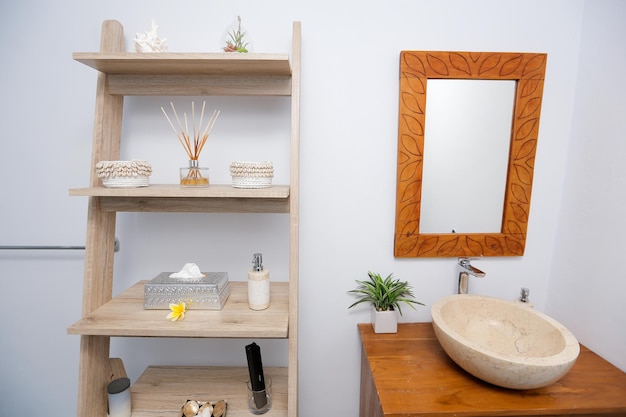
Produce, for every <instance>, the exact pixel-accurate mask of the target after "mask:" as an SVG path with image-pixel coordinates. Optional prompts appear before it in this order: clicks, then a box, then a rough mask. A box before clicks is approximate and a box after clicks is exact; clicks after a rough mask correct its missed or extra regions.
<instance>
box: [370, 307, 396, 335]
mask: <svg viewBox="0 0 626 417" xmlns="http://www.w3.org/2000/svg"><path fill="white" fill-rule="evenodd" d="M372 327H373V328H374V333H397V332H398V314H397V313H396V311H393V310H392V311H376V309H374V308H373V309H372Z"/></svg>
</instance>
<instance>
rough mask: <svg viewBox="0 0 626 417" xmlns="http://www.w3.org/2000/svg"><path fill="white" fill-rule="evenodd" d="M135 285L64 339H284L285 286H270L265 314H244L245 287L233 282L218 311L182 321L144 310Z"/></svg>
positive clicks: (189, 315)
mask: <svg viewBox="0 0 626 417" xmlns="http://www.w3.org/2000/svg"><path fill="white" fill-rule="evenodd" d="M145 282H147V281H139V282H138V283H137V284H135V285H133V286H132V287H130V288H128V289H127V290H125V291H124V292H122V293H121V294H120V295H118V296H117V297H114V298H113V299H112V300H110V301H109V302H107V303H105V304H104V305H102V306H101V307H99V308H97V309H96V310H94V311H93V312H92V313H91V314H88V315H87V316H85V317H83V318H82V319H81V320H79V321H78V322H76V323H74V324H73V325H72V326H70V327H69V328H68V330H67V331H68V334H77V335H94V336H129V337H131V336H135V337H144V336H145V337H198V338H200V337H222V338H286V337H288V310H289V301H288V292H289V285H288V283H287V282H272V283H271V285H270V297H271V302H270V306H269V308H267V309H266V310H262V311H253V310H250V309H249V308H248V293H247V288H248V287H247V283H246V282H238V281H231V282H230V286H231V293H230V297H229V298H228V300H227V301H226V304H225V305H224V308H223V309H222V310H188V311H187V314H186V315H185V318H184V320H179V321H176V322H172V321H170V320H167V319H166V316H167V314H168V313H169V310H144V308H143V294H144V292H143V286H144V283H145Z"/></svg>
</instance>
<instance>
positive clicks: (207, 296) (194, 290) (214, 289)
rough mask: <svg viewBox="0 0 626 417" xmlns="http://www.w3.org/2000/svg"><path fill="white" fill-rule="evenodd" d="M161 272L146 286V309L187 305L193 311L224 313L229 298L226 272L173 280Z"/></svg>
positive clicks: (167, 273)
mask: <svg viewBox="0 0 626 417" xmlns="http://www.w3.org/2000/svg"><path fill="white" fill-rule="evenodd" d="M170 274H172V272H161V273H160V274H159V275H157V276H156V277H155V278H153V279H152V280H150V281H148V282H146V284H145V285H144V287H143V295H144V297H143V308H144V309H146V310H167V309H169V308H170V307H169V306H170V303H174V304H179V303H181V302H183V301H184V302H185V303H186V304H187V308H188V309H190V310H192V309H196V310H221V309H222V308H223V307H224V304H226V300H227V299H228V296H229V295H230V285H229V284H228V273H227V272H203V274H205V275H206V276H204V277H201V278H170Z"/></svg>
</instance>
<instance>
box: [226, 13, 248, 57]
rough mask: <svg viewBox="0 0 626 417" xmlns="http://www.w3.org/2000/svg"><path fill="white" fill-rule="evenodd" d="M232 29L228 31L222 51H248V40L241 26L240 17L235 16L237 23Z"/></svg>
mask: <svg viewBox="0 0 626 417" xmlns="http://www.w3.org/2000/svg"><path fill="white" fill-rule="evenodd" d="M235 26H236V27H234V28H233V29H231V30H230V31H228V33H227V38H226V46H224V48H223V49H224V52H242V53H246V52H248V49H249V48H248V42H247V41H246V35H247V34H246V32H245V31H244V30H243V29H242V28H241V17H240V16H237V23H236V25H235Z"/></svg>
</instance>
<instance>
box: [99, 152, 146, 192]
mask: <svg viewBox="0 0 626 417" xmlns="http://www.w3.org/2000/svg"><path fill="white" fill-rule="evenodd" d="M151 174H152V166H151V165H150V163H148V162H147V161H141V160H137V159H134V160H132V161H100V162H98V163H97V164H96V175H97V176H98V178H100V180H101V181H102V185H103V186H105V187H109V188H135V187H147V186H148V185H150V181H149V177H150V175H151Z"/></svg>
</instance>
